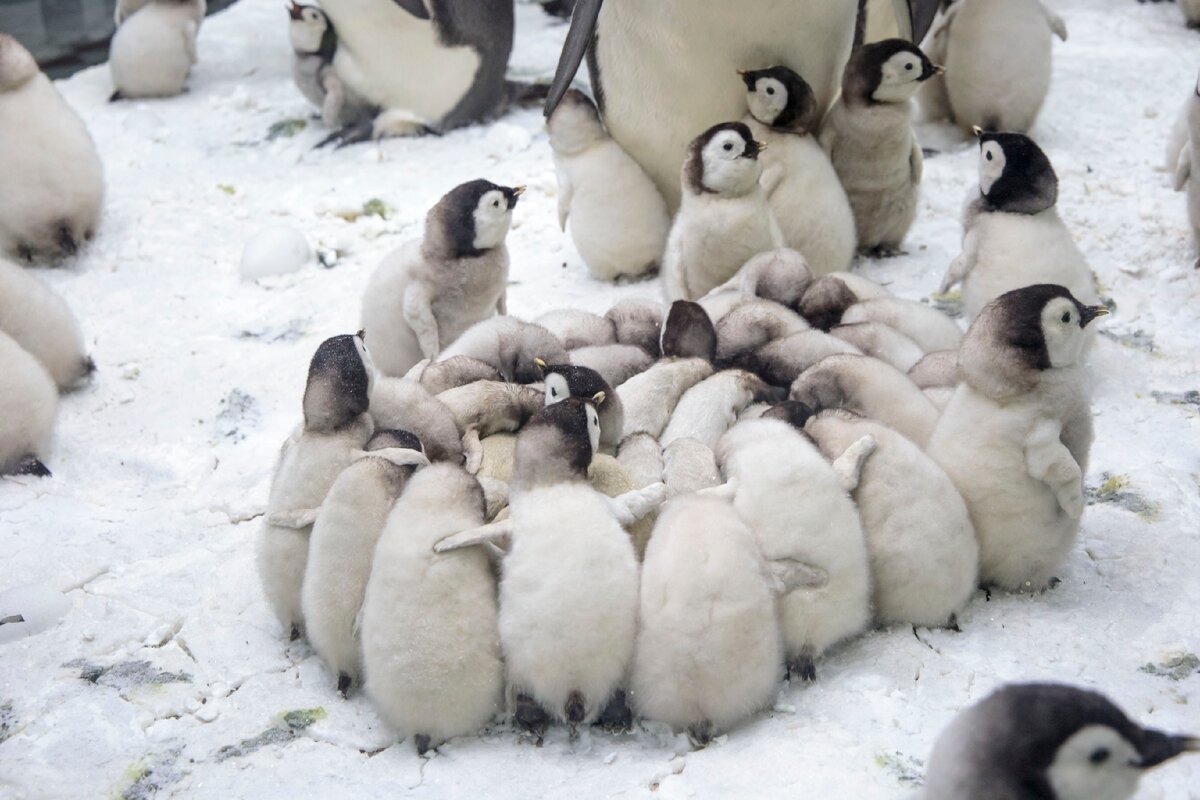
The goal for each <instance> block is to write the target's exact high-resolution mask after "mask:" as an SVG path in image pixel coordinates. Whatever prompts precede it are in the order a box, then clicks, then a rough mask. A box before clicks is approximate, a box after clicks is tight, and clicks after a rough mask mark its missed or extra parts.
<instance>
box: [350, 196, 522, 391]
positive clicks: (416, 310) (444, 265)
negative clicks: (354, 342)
mask: <svg viewBox="0 0 1200 800" xmlns="http://www.w3.org/2000/svg"><path fill="white" fill-rule="evenodd" d="M523 191H525V189H524V187H522V186H518V187H516V188H509V187H506V186H497V185H496V184H494V183H490V182H489V181H485V180H475V181H470V182H468V183H464V184H461V185H460V186H456V187H455V188H453V189H451V190H450V191H449V192H447V193H446V195H445V196H444V197H443V198H442V199H441V200H439V201H438V203H437V205H435V206H434V207H433V208H432V209H430V211H429V214H428V215H427V216H426V217H425V236H424V238H423V239H422V240H421V241H411V242H409V243H407V244H405V245H403V246H402V247H400V248H399V249H398V250H396V251H395V252H393V253H392V254H391V255H389V256H388V257H387V258H385V259H384V260H383V263H382V264H380V265H379V267H378V268H377V269H376V270H375V273H374V274H373V275H372V276H371V280H370V281H369V282H368V283H367V290H366V292H365V293H364V294H363V305H362V323H363V328H364V329H365V330H366V337H367V342H368V344H369V346H370V347H371V349H372V353H373V354H374V357H375V358H376V359H377V360H378V362H377V363H378V365H379V369H380V371H381V372H383V373H384V374H385V375H392V376H395V377H401V376H403V375H404V374H405V373H406V372H408V371H409V370H410V369H412V367H413V365H415V364H416V363H417V362H418V361H420V360H421V359H423V358H429V359H432V358H435V357H436V356H437V355H438V353H440V352H441V351H442V348H444V347H445V346H446V345H448V344H450V343H451V342H453V341H454V340H455V339H457V338H458V337H459V336H461V335H462V333H463V331H465V330H466V329H467V328H469V327H471V326H472V325H474V324H475V323H476V322H479V321H481V320H485V319H487V318H488V317H490V316H492V315H493V314H497V313H498V314H505V313H507V308H506V303H505V298H506V289H507V286H508V248H507V247H505V245H504V238H505V237H506V236H507V235H508V228H509V225H510V224H511V222H512V210H513V208H514V207H515V206H516V205H517V198H518V197H520V196H521V193H522V192H523Z"/></svg>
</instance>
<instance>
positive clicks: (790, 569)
mask: <svg viewBox="0 0 1200 800" xmlns="http://www.w3.org/2000/svg"><path fill="white" fill-rule="evenodd" d="M767 574H768V576H769V577H770V580H771V583H772V584H773V585H774V589H775V592H776V593H777V594H788V593H789V592H794V591H795V590H797V589H820V588H821V587H822V586H825V585H826V584H827V583H829V573H828V572H826V571H825V570H823V569H821V568H820V567H814V566H812V565H811V564H805V563H804V562H803V561H797V560H796V559H794V558H778V559H773V560H771V561H768V562H767Z"/></svg>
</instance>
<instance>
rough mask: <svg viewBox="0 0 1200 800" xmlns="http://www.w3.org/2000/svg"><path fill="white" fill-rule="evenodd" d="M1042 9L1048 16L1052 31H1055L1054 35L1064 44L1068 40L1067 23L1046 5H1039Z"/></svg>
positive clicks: (1047, 19)
mask: <svg viewBox="0 0 1200 800" xmlns="http://www.w3.org/2000/svg"><path fill="white" fill-rule="evenodd" d="M1038 5H1039V6H1041V8H1042V13H1043V14H1045V15H1046V21H1047V22H1049V23H1050V30H1052V31H1054V35H1055V36H1057V37H1058V38H1059V39H1062V40H1063V41H1064V42H1065V41H1066V40H1067V23H1066V22H1064V21H1063V18H1062V17H1060V16H1059V15H1058V14H1055V13H1054V12H1053V11H1051V10H1050V9H1049V8H1047V7H1046V4H1045V3H1038Z"/></svg>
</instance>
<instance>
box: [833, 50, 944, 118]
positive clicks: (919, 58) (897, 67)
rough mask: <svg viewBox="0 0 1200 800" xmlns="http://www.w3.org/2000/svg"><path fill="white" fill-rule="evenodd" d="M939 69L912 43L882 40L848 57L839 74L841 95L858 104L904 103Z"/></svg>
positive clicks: (937, 72) (941, 70)
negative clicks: (840, 75) (840, 74)
mask: <svg viewBox="0 0 1200 800" xmlns="http://www.w3.org/2000/svg"><path fill="white" fill-rule="evenodd" d="M942 72H944V70H943V69H942V68H941V67H939V66H936V65H935V64H934V63H933V62H932V61H930V60H929V57H928V56H926V55H925V54H924V53H923V52H921V48H919V47H917V46H916V45H915V44H913V43H912V42H908V41H905V40H904V39H884V40H883V41H882V42H875V43H873V44H868V45H864V46H863V47H860V48H859V49H858V50H855V51H854V53H853V54H852V55H851V56H850V61H849V62H848V63H847V64H846V71H845V72H844V73H843V74H842V95H843V96H844V97H845V99H846V102H855V103H860V104H861V103H866V104H868V105H870V104H874V103H906V102H908V101H909V100H911V99H912V97H913V95H915V94H916V93H917V90H918V89H920V88H921V84H923V83H924V82H925V81H927V80H929V79H930V78H932V77H934V76H935V75H940V74H942Z"/></svg>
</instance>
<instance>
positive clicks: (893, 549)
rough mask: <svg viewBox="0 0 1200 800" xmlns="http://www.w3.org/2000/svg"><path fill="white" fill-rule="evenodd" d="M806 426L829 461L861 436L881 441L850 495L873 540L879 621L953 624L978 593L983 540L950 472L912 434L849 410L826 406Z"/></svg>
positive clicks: (871, 550) (869, 549)
mask: <svg viewBox="0 0 1200 800" xmlns="http://www.w3.org/2000/svg"><path fill="white" fill-rule="evenodd" d="M804 430H805V432H807V433H808V434H809V435H810V436H812V438H813V440H814V441H816V443H817V446H818V447H820V448H821V452H822V453H824V454H825V457H826V458H828V459H830V460H831V461H832V460H834V459H836V458H838V457H839V456H840V455H841V454H842V453H844V452H846V450H847V448H849V447H850V446H851V445H852V444H854V443H855V442H857V441H858V440H860V439H861V438H862V437H864V436H871V437H873V438H874V439H875V444H876V447H875V451H874V452H873V453H871V455H870V456H868V457H867V459H866V461H865V462H864V463H863V468H862V474H861V476H860V477H859V481H858V486H857V487H855V489H854V490H853V492H851V497H852V498H853V499H854V502H855V504H856V505H857V506H858V515H859V517H860V518H861V519H862V526H863V531H864V532H865V533H866V537H867V552H868V554H869V555H870V559H871V578H872V581H871V583H872V587H873V593H872V594H873V605H874V607H875V620H876V621H877V622H879V623H880V624H882V625H892V624H895V623H902V622H903V623H909V624H912V625H922V626H930V627H937V626H949V627H953V625H954V622H955V616H956V615H957V613H958V612H959V611H961V610H962V608H963V607H964V606H965V605H966V604H967V601H968V600H969V599H970V598H971V595H972V594H973V593H974V592H975V587H976V585H977V584H976V576H977V575H978V572H979V545H978V544H977V543H976V541H975V531H974V529H972V527H971V518H970V517H969V516H968V515H967V507H966V505H965V504H964V503H963V501H962V498H961V497H960V496H959V494H958V490H957V489H955V488H954V484H953V483H951V482H950V479H949V478H948V477H946V473H945V472H943V471H942V468H941V467H939V466H938V465H937V464H935V463H934V462H933V460H932V459H930V458H929V456H927V455H925V454H924V453H923V452H921V448H919V447H917V446H916V445H915V444H913V443H912V442H911V441H909V440H908V439H907V438H906V437H904V436H901V435H900V434H898V433H896V432H895V431H893V430H892V429H890V428H888V427H885V426H883V425H880V424H879V423H878V422H873V421H871V420H867V419H863V418H861V417H859V416H857V415H855V414H852V413H850V412H849V411H844V410H841V409H838V410H831V411H823V412H821V413H820V414H818V415H816V416H814V417H811V418H810V419H809V420H808V422H807V423H806V424H805V426H804Z"/></svg>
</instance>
